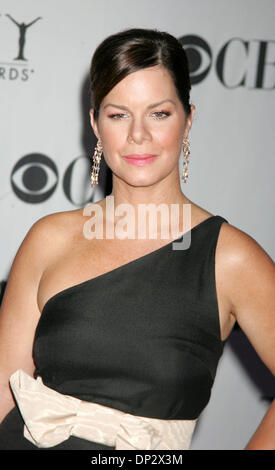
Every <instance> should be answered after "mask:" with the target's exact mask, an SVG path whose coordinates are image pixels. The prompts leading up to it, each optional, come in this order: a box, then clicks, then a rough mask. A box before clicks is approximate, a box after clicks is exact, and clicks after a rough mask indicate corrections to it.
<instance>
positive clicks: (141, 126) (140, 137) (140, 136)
mask: <svg viewBox="0 0 275 470" xmlns="http://www.w3.org/2000/svg"><path fill="white" fill-rule="evenodd" d="M127 140H128V142H129V143H132V142H134V143H136V144H142V143H143V141H144V140H151V134H150V132H149V129H148V127H147V126H146V124H145V123H144V121H143V119H142V118H140V119H137V118H135V119H133V121H132V122H131V125H130V128H129V132H128V139H127Z"/></svg>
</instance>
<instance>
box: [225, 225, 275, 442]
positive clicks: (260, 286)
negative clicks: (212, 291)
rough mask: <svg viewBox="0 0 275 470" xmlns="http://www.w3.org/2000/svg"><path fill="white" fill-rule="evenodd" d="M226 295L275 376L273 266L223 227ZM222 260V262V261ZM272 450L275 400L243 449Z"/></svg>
mask: <svg viewBox="0 0 275 470" xmlns="http://www.w3.org/2000/svg"><path fill="white" fill-rule="evenodd" d="M221 230H223V237H222V247H223V248H222V249H223V254H222V256H223V262H222V268H223V270H224V273H223V275H224V279H226V292H227V296H228V298H229V299H230V302H231V305H232V314H233V315H234V316H235V318H236V320H237V322H238V324H239V326H240V328H241V329H242V331H243V332H244V333H245V335H246V336H247V338H248V340H249V341H250V343H251V344H252V346H253V347H254V349H255V351H256V352H257V353H258V355H259V357H260V358H261V359H262V361H263V362H264V364H265V365H266V366H267V367H268V368H269V369H270V371H271V373H272V374H273V375H275V265H274V262H273V261H272V259H271V258H270V257H269V256H268V255H267V253H266V252H265V251H264V250H263V249H262V248H261V246H260V245H259V244H258V243H257V242H256V241H255V240H254V239H253V238H252V237H250V236H249V235H247V234H246V233H244V232H242V231H240V230H238V229H237V228H235V227H233V226H231V225H227V224H223V226H222V228H221ZM224 260H225V261H224ZM252 449H266V450H273V449H275V403H274V400H273V402H272V404H271V406H270V408H269V410H268V412H267V413H266V415H265V417H264V418H263V420H262V422H261V423H260V425H259V427H258V428H257V430H256V432H255V433H254V435H253V436H252V438H251V439H250V441H249V443H248V444H247V446H246V448H245V450H252Z"/></svg>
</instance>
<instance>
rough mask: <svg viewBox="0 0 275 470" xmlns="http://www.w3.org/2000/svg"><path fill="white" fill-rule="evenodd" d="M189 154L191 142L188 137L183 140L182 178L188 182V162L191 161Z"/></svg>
mask: <svg viewBox="0 0 275 470" xmlns="http://www.w3.org/2000/svg"><path fill="white" fill-rule="evenodd" d="M189 155H190V143H189V139H188V137H186V138H185V139H184V140H183V171H182V179H183V182H184V183H186V180H187V178H188V163H189Z"/></svg>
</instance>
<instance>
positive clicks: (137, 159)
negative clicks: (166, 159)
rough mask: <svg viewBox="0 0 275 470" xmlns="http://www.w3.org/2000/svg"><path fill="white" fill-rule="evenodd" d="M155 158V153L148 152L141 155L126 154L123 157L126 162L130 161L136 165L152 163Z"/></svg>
mask: <svg viewBox="0 0 275 470" xmlns="http://www.w3.org/2000/svg"><path fill="white" fill-rule="evenodd" d="M156 158H157V155H152V154H149V153H146V154H143V155H137V154H134V155H127V156H126V157H124V159H125V160H126V161H127V162H128V163H131V164H132V165H136V166H144V165H149V164H150V163H152V162H153V161H154V160H155V159H156Z"/></svg>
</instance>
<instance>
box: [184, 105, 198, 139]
mask: <svg viewBox="0 0 275 470" xmlns="http://www.w3.org/2000/svg"><path fill="white" fill-rule="evenodd" d="M195 110H196V108H195V106H194V105H193V104H191V113H190V115H189V116H188V118H187V126H186V133H187V135H186V137H187V136H188V134H189V132H190V130H191V127H192V123H193V119H194V115H195Z"/></svg>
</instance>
